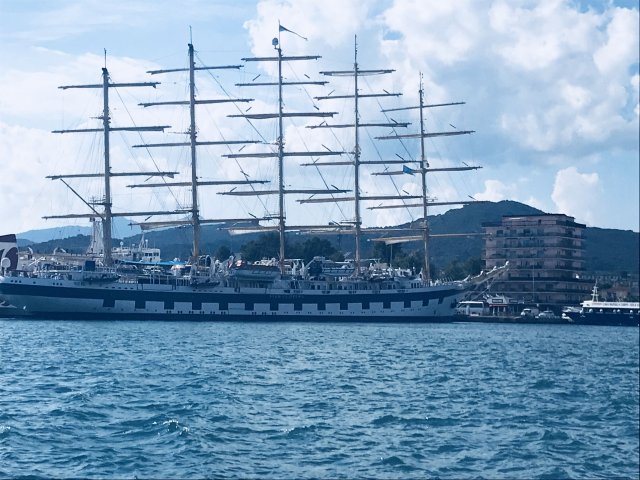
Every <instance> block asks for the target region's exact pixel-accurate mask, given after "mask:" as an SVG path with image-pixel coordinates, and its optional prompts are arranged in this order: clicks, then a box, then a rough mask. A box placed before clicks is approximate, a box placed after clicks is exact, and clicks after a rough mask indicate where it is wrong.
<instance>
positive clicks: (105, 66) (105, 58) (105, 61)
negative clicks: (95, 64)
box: [104, 48, 107, 68]
mask: <svg viewBox="0 0 640 480" xmlns="http://www.w3.org/2000/svg"><path fill="white" fill-rule="evenodd" d="M104 68H107V49H106V48H105V49H104Z"/></svg>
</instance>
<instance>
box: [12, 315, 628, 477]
mask: <svg viewBox="0 0 640 480" xmlns="http://www.w3.org/2000/svg"><path fill="white" fill-rule="evenodd" d="M0 341H1V342H2V343H1V347H0V476H1V477H15V476H23V475H33V476H46V477H51V476H53V477H100V478H112V477H118V478H134V477H138V478H149V477H154V478H157V477H163V478H166V477H172V478H194V477H242V478H247V477H259V478H363V477H364V478H425V477H440V478H461V477H465V478H467V477H473V478H478V477H484V478H566V477H571V478H598V477H601V478H611V477H630V478H637V477H638V468H639V451H638V448H639V446H638V445H639V439H638V438H639V429H638V423H639V406H638V405H639V398H638V392H639V385H638V382H639V381H638V375H639V367H638V358H639V353H638V346H639V339H638V329H634V328H615V327H588V326H575V325H498V324H444V325H439V324H426V325H423V324H421V325H412V324H401V325H377V324H376V325H370V324H326V325H322V324H313V323H312V324H303V323H300V324H295V323H293V324H291V323H172V322H150V323H143V322H95V323H92V322H44V321H43V322H37V321H18V320H3V321H0Z"/></svg>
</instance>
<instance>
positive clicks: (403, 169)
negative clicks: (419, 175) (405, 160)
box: [402, 165, 415, 175]
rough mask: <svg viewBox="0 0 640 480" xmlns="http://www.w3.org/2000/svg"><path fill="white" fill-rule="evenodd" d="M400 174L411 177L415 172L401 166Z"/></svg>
mask: <svg viewBox="0 0 640 480" xmlns="http://www.w3.org/2000/svg"><path fill="white" fill-rule="evenodd" d="M402 173H408V174H409V175H413V174H414V173H415V171H413V170H412V169H411V168H409V167H407V166H406V165H403V166H402Z"/></svg>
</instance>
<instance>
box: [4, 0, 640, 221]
mask: <svg viewBox="0 0 640 480" xmlns="http://www.w3.org/2000/svg"><path fill="white" fill-rule="evenodd" d="M278 20H280V21H281V22H282V24H283V25H285V26H286V27H287V28H290V29H291V30H294V31H296V32H298V33H300V34H301V35H303V36H305V37H307V38H308V41H303V40H301V39H299V38H297V37H295V36H293V35H285V34H283V36H282V44H283V49H284V51H285V53H288V54H304V55H314V54H318V55H321V56H322V59H321V60H319V61H314V62H304V64H303V62H291V64H290V65H287V66H286V68H285V75H286V76H287V77H288V78H290V79H291V78H294V77H299V78H303V76H304V75H305V74H306V75H308V76H309V77H312V78H313V79H317V80H324V79H325V78H323V77H321V76H320V75H319V74H318V72H319V71H321V70H332V69H347V68H351V66H352V63H353V48H354V47H353V41H354V36H355V35H357V37H358V45H359V49H358V50H359V63H360V65H361V66H362V68H380V67H385V68H393V69H395V70H396V72H395V73H394V74H392V75H388V76H384V77H369V78H368V79H367V80H366V81H364V82H362V83H361V85H360V87H361V89H362V91H363V92H365V93H366V92H367V91H370V92H375V91H380V90H381V89H385V90H387V91H395V92H401V93H403V95H402V97H400V99H399V100H390V99H387V100H384V101H382V100H381V101H380V103H378V102H375V101H369V102H363V104H362V107H361V108H362V111H361V117H362V119H363V121H380V120H383V117H382V114H381V113H380V109H381V108H397V107H400V106H408V105H414V104H415V103H416V101H417V88H418V74H419V72H422V73H423V74H424V81H425V90H426V95H427V100H428V101H430V102H433V103H438V102H445V101H465V102H467V103H466V105H464V106H462V107H451V108H449V109H433V110H432V111H430V112H429V114H430V116H429V117H428V118H427V129H431V130H438V129H440V128H443V129H447V128H450V127H449V125H453V126H455V128H464V129H471V130H475V131H476V133H475V134H473V135H471V136H464V137H450V138H446V139H442V140H438V141H432V142H431V141H430V142H428V144H427V153H428V157H429V159H430V161H431V164H432V166H455V165H462V164H463V163H465V164H469V165H479V166H482V167H483V168H482V169H481V170H479V171H478V172H477V173H464V174H460V175H452V174H433V175H432V176H430V183H429V190H430V195H432V196H433V197H434V198H437V199H438V200H442V201H453V200H456V199H466V198H467V197H468V196H472V197H473V198H476V199H484V200H494V201H495V200H502V199H511V200H517V201H521V202H524V203H527V204H530V205H532V206H535V207H538V208H540V209H542V210H544V211H546V212H554V213H566V214H568V215H571V216H574V217H575V218H576V220H577V221H579V222H584V223H586V224H587V225H590V226H598V227H607V228H619V229H631V230H634V231H638V230H639V217H640V213H639V203H640V199H639V178H640V173H639V152H638V150H639V146H638V144H639V138H638V128H639V127H638V116H639V107H638V88H639V87H638V85H639V75H638V62H639V60H638V49H639V47H638V37H639V33H638V23H639V21H638V4H637V2H630V1H606V2H597V1H588V2H586V1H582V2H575V1H561V0H548V1H529V0H522V1H498V0H474V1H472V0H466V1H463V0H458V1H451V2H440V1H435V0H434V1H427V0H395V1H393V0H386V1H365V2H362V1H361V0H326V1H323V2H317V1H312V0H309V1H306V0H299V1H282V0H264V1H236V2H216V1H204V0H191V1H184V2H174V1H154V2H151V1H137V0H127V1H124V0H108V1H93V0H83V1H70V0H69V1H65V0H60V1H56V2H50V1H20V2H18V1H9V0H0V64H1V65H2V69H1V70H0V156H1V157H0V158H2V159H3V174H2V175H1V176H0V190H1V191H2V192H3V193H2V202H0V215H1V217H2V219H3V231H5V233H7V232H10V231H16V232H21V231H25V230H28V229H32V228H39V227H51V226H55V225H58V224H60V222H57V223H56V221H46V222H45V221H44V220H42V219H41V217H42V216H44V215H50V214H60V213H66V212H69V211H71V212H82V211H85V210H84V209H83V208H84V207H83V205H82V204H81V203H80V202H79V201H78V200H77V199H76V198H75V196H74V195H73V194H72V193H71V192H69V190H67V189H66V188H65V187H64V186H63V185H62V184H60V183H59V182H51V181H49V180H45V179H44V177H45V176H46V175H51V174H55V173H72V172H74V173H77V172H88V171H98V169H99V168H100V162H101V158H100V139H99V138H92V139H90V138H88V136H83V135H79V136H78V135H76V136H72V135H63V136H60V135H55V134H52V133H50V131H51V130H54V129H60V128H77V127H78V126H91V125H95V124H96V122H99V121H98V120H95V119H93V120H92V119H91V117H96V116H98V115H99V113H100V112H99V109H100V98H99V95H98V92H87V91H79V90H75V91H71V90H68V91H61V90H59V89H57V86H59V85H63V84H79V83H96V82H98V81H99V80H100V68H101V67H102V65H103V63H104V56H103V49H107V66H108V67H109V71H110V73H111V76H112V78H113V79H114V80H115V81H149V80H154V81H156V80H157V81H160V82H162V85H160V86H159V87H158V88H157V89H155V90H151V91H144V92H142V91H141V90H142V89H126V90H125V89H123V90H122V91H120V90H119V91H118V93H119V95H116V94H113V95H112V117H113V121H114V124H115V123H118V124H121V125H125V124H130V123H131V121H135V122H136V123H137V124H139V125H144V124H154V123H156V124H166V125H171V126H172V130H171V133H169V134H167V135H166V138H164V139H162V138H160V137H158V136H155V137H154V136H148V137H147V136H145V138H144V139H143V140H144V141H146V142H160V141H175V139H176V137H177V136H179V134H180V132H184V131H185V129H186V125H187V121H186V117H185V112H184V111H180V110H178V109H167V108H156V109H152V108H149V109H142V108H140V107H138V106H137V103H140V102H141V101H158V100H163V99H164V100H169V99H172V100H176V99H183V98H186V97H185V92H186V90H185V86H184V82H183V80H184V76H180V75H174V76H170V75H167V76H163V78H159V76H158V77H154V78H149V76H148V75H147V74H146V73H145V72H146V71H147V70H150V69H157V68H175V67H182V66H185V65H186V48H187V43H188V42H189V27H190V26H191V28H192V32H193V42H194V45H195V48H196V50H197V52H198V60H199V62H200V63H203V64H207V65H221V64H239V63H242V62H241V61H240V58H242V57H248V56H254V55H270V54H271V52H272V47H271V39H272V37H274V36H276V35H277V25H278ZM272 73H273V71H272V70H270V69H269V66H267V65H264V66H260V65H256V64H247V65H246V66H245V68H244V69H242V71H241V72H239V73H234V72H229V73H216V74H215V76H211V75H205V74H203V75H200V76H199V77H198V96H199V98H211V97H223V96H225V95H226V94H225V92H229V93H230V94H231V95H232V96H235V97H247V96H249V97H252V98H255V99H256V101H255V102H254V103H253V106H252V107H251V108H252V111H253V112H268V111H274V108H275V99H276V96H275V92H274V91H273V89H263V90H259V89H240V88H238V87H235V83H239V82H248V81H251V80H252V79H253V78H255V77H256V76H257V75H261V79H262V80H264V79H267V78H269V75H270V74H272ZM223 87H224V91H223V90H222V88H223ZM352 88H353V85H352V83H350V81H349V80H347V79H331V84H330V85H328V86H327V87H326V88H321V87H309V88H308V89H306V90H304V89H296V88H293V89H289V90H287V91H286V92H285V104H286V105H285V106H286V108H287V109H290V110H291V111H296V110H298V111H309V108H312V107H313V105H312V103H314V102H313V101H312V97H313V96H321V95H327V94H328V93H329V92H330V91H331V90H334V91H335V92H336V93H335V94H338V93H340V94H347V93H350V92H351V91H350V89H352ZM132 90H136V91H132ZM120 98H122V103H121V104H120V103H119V102H120ZM315 103H316V104H317V106H318V107H319V108H321V109H323V110H330V111H338V112H340V115H341V116H342V117H341V118H342V120H344V121H345V122H347V121H349V118H350V116H351V117H352V115H353V113H352V108H353V107H352V106H351V105H350V104H349V103H348V102H346V101H345V102H338V101H332V102H320V103H319V102H315ZM436 110H437V111H436ZM231 113H237V112H235V111H234V110H233V108H231V107H225V108H220V107H218V108H216V109H211V110H207V111H205V110H204V109H203V110H202V111H198V125H199V138H201V139H212V140H215V139H219V137H220V135H224V136H225V138H227V139H238V138H255V135H256V132H255V131H254V130H253V129H252V127H250V126H249V125H247V124H245V123H244V122H241V121H238V120H235V119H229V118H227V115H228V114H231ZM399 116H400V114H399V115H398V116H395V117H394V118H395V119H396V120H398V121H400V120H401V118H402V119H406V120H408V121H411V122H413V123H412V125H410V126H409V127H408V129H407V133H410V132H413V131H415V129H416V128H417V118H415V117H412V116H411V114H407V115H405V116H404V117H401V118H398V117H399ZM92 122H93V123H92ZM313 123H316V120H314V119H310V120H309V121H308V122H302V121H297V122H293V123H288V124H287V125H286V128H287V134H286V139H287V148H290V149H298V150H299V149H309V150H317V149H318V148H322V147H321V146H322V145H327V146H328V147H329V148H332V149H342V148H344V149H345V150H349V149H352V148H353V134H352V132H348V131H339V132H335V133H334V132H329V131H324V132H319V131H317V130H316V131H313V132H312V131H310V130H308V129H305V128H304V126H305V125H306V124H313ZM335 123H340V122H339V120H338V119H336V121H335ZM255 126H256V128H257V129H258V130H259V131H260V133H261V135H262V136H263V138H264V139H265V140H267V141H269V142H272V141H273V140H274V139H275V127H274V125H273V124H270V123H266V122H262V123H256V124H255ZM387 133H388V132H387V131H384V129H383V130H380V129H378V130H375V131H372V132H370V133H369V132H367V133H363V134H362V137H363V139H364V140H363V155H364V156H365V157H367V158H368V157H372V158H378V155H380V156H382V157H384V158H397V157H396V154H400V155H402V156H403V157H404V158H407V157H413V158H415V157H416V156H417V155H418V154H419V150H418V144H417V142H413V143H411V142H406V143H405V145H399V144H395V145H392V144H390V143H385V144H383V145H378V144H376V143H375V142H370V141H369V137H374V136H379V135H384V134H387ZM399 133H403V132H399ZM117 140H118V141H120V140H121V144H118V143H116V142H114V144H113V145H112V146H113V157H114V170H120V171H121V170H132V169H135V168H134V166H135V167H140V168H152V167H153V166H154V165H158V166H160V167H161V168H167V169H176V170H179V171H186V170H187V163H188V155H187V154H186V152H184V151H180V149H166V150H161V149H153V151H152V152H150V153H146V152H143V151H141V149H138V150H137V151H136V152H135V153H133V154H132V153H129V152H128V149H126V148H125V147H126V145H127V144H129V145H130V144H135V143H140V141H139V140H140V139H139V138H135V137H133V136H132V137H128V138H124V136H123V138H122V139H120V138H118V139H117ZM252 148H253V149H254V150H255V151H259V150H260V148H262V151H264V148H265V146H257V147H247V149H246V150H245V151H250V150H251V149H252ZM201 150H202V152H200V157H199V158H200V162H199V163H200V165H201V166H202V170H201V172H200V174H201V177H202V178H203V179H214V178H228V179H237V178H240V173H239V172H240V170H242V171H245V172H247V173H249V174H250V175H251V176H252V178H256V179H257V178H260V179H269V180H272V181H273V180H274V174H275V168H274V165H273V162H269V161H259V162H258V161H256V160H255V159H252V160H250V161H249V160H247V161H242V162H241V163H238V164H237V163H235V162H234V161H232V160H229V159H224V158H221V154H223V153H228V152H225V151H223V150H221V149H220V148H211V149H208V148H207V149H201ZM134 164H135V165H134ZM374 171H379V169H377V170H376V169H369V170H367V171H366V172H365V176H364V178H363V181H362V187H361V188H362V190H363V193H364V194H373V193H378V192H385V193H390V194H392V193H394V192H395V191H396V188H397V189H398V190H399V191H401V190H404V191H407V192H410V193H414V192H417V191H418V189H419V185H418V183H417V179H416V178H412V177H410V176H405V177H406V178H405V177H395V180H396V185H395V186H394V185H393V184H391V183H390V182H388V178H383V177H374V176H370V175H368V173H371V172H374ZM322 172H323V174H324V180H325V181H326V182H327V183H328V184H333V185H336V186H338V187H340V188H349V187H350V186H351V185H352V183H353V173H352V172H351V171H350V170H349V169H348V168H346V167H345V168H335V169H332V170H330V169H329V167H326V168H325V169H323V170H322ZM286 178H287V184H288V185H290V186H291V187H292V188H294V187H303V186H308V187H320V186H321V185H322V179H321V178H320V177H319V176H318V175H317V172H316V171H315V170H310V169H307V170H304V169H300V168H297V166H296V164H295V162H294V161H290V162H288V163H287V167H286ZM140 180H144V179H140ZM130 183H131V181H128V182H124V183H122V182H121V183H120V184H118V183H117V182H116V185H115V190H116V192H117V193H116V196H115V197H114V209H115V210H119V211H131V210H136V209H137V210H140V209H150V208H154V209H157V208H159V207H163V208H175V206H176V205H180V206H184V205H186V204H187V203H188V200H189V197H190V195H189V192H188V191H185V189H182V190H180V189H177V190H176V189H174V191H171V192H170V191H168V189H163V190H162V191H156V192H155V195H153V196H150V195H148V194H149V191H150V189H135V190H132V189H127V188H126V185H127V184H130ZM74 188H76V189H77V191H78V192H80V193H81V194H82V195H83V196H86V197H91V196H94V197H99V196H100V195H101V194H102V193H101V185H100V184H99V183H95V182H94V183H91V182H85V183H82V182H79V183H78V184H74ZM142 190H144V192H141V191H142ZM221 190H222V189H221V188H219V189H217V190H216V189H212V188H209V189H206V188H203V189H201V191H200V198H201V203H202V206H203V208H202V210H203V216H204V217H209V218H212V217H213V218H220V217H238V216H246V215H247V214H248V213H249V214H255V215H263V214H265V213H274V212H275V209H276V205H277V204H276V203H275V202H276V199H274V198H268V197H263V198H261V199H260V200H257V199H247V198H239V199H237V198H230V197H221V196H219V195H217V192H218V191H221ZM120 192H122V193H120ZM143 195H146V197H143ZM372 205H374V204H370V205H367V206H372ZM443 211H444V210H443V209H433V212H434V213H442V212H443ZM352 216H353V213H352V212H351V211H350V207H349V206H348V205H347V204H342V205H339V206H338V205H321V206H307V207H304V208H301V207H300V206H298V205H297V204H296V202H295V198H289V199H288V202H287V218H288V221H289V222H290V223H292V224H308V223H309V219H310V218H314V219H315V220H317V221H319V222H325V221H332V220H333V221H337V220H348V219H350V218H351V217H352ZM417 217H419V212H418V211H411V212H409V211H406V210H402V209H395V210H386V211H385V210H373V211H369V210H366V208H365V220H366V221H367V223H368V224H370V225H389V224H394V223H399V222H404V221H407V220H408V219H410V218H417ZM67 223H69V222H67ZM73 223H74V224H82V221H80V220H78V221H74V222H73ZM120 233H121V234H126V233H127V232H120Z"/></svg>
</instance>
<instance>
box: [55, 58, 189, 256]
mask: <svg viewBox="0 0 640 480" xmlns="http://www.w3.org/2000/svg"><path fill="white" fill-rule="evenodd" d="M105 54H106V51H105ZM157 85H159V83H158V82H142V83H111V82H110V81H109V71H108V70H107V67H106V66H105V67H104V68H103V69H102V83H101V84H90V85H64V86H61V87H58V88H60V89H62V90H66V89H70V88H101V89H102V97H103V107H102V117H100V118H101V120H102V128H85V129H74V130H54V131H53V132H52V133H79V132H103V135H104V172H102V173H99V174H91V173H90V174H71V175H53V176H49V177H47V178H50V179H57V180H62V181H63V183H64V184H65V185H67V187H69V188H70V189H71V190H72V191H73V193H74V194H75V195H77V196H79V197H80V195H79V194H78V193H77V192H76V191H75V190H73V189H72V188H71V187H70V186H69V185H68V184H67V183H66V182H65V181H64V178H92V177H104V200H103V201H98V202H92V203H89V202H87V201H85V200H84V199H82V197H80V198H81V199H82V201H83V202H84V203H85V204H86V205H88V206H89V207H90V208H91V210H93V213H91V214H70V215H52V216H46V217H43V218H45V219H52V218H91V217H95V216H96V214H97V215H98V216H99V217H100V218H101V219H102V222H103V228H102V243H103V247H104V259H103V263H104V265H106V266H111V265H112V263H113V259H112V256H111V248H112V238H111V222H112V219H113V217H114V216H116V215H114V214H113V212H112V209H111V207H112V201H111V177H114V176H136V175H144V176H172V175H174V174H175V173H176V172H126V173H113V172H112V171H111V159H110V145H109V133H110V132H112V131H154V132H156V131H164V129H166V128H169V126H166V125H165V126H150V127H112V126H111V118H110V115H109V89H110V88H116V87H154V88H155V87H156V86H157ZM92 205H102V207H103V213H102V214H100V213H99V212H97V211H96V210H95V209H94V208H93V206H92ZM145 213H149V212H144V213H143V214H145ZM123 215H124V214H119V215H118V216H123ZM131 215H134V214H131Z"/></svg>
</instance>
